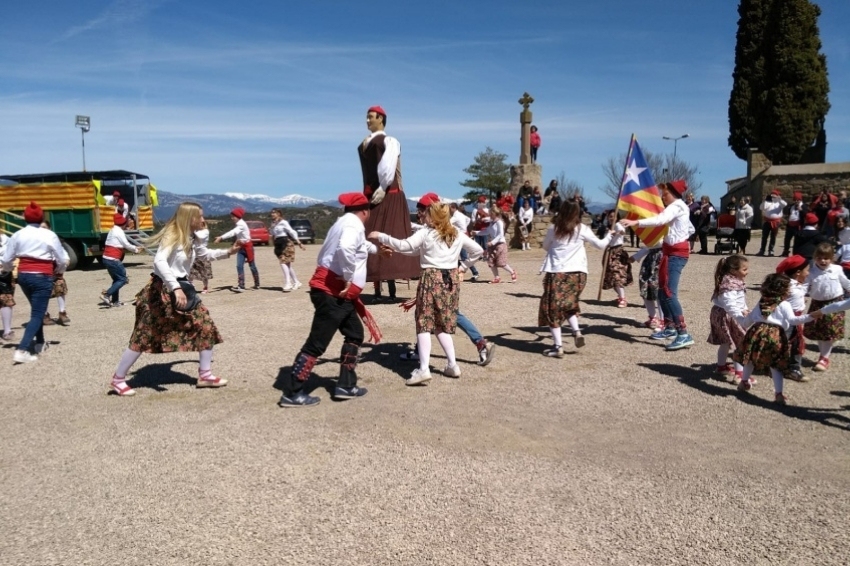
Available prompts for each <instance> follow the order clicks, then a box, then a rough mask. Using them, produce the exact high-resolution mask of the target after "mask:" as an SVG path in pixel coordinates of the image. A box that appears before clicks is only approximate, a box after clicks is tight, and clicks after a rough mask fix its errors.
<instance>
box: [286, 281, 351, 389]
mask: <svg viewBox="0 0 850 566" xmlns="http://www.w3.org/2000/svg"><path fill="white" fill-rule="evenodd" d="M310 300H311V301H312V302H313V308H314V309H315V312H314V313H313V324H312V326H311V327H310V334H309V336H307V340H306V341H305V342H304V345H303V346H301V352H300V353H299V354H298V356H299V357H301V356H302V355H303V354H306V355H307V356H310V357H311V358H314V359H315V358H318V357H319V356H321V355H322V354H324V353H325V350H327V349H328V345H329V344H330V343H331V340H333V337H334V335H335V334H336V333H337V331H339V332H340V333H341V334H342V335H343V337H344V338H345V341H344V343H343V345H342V352H341V365H340V372H339V382H338V385H339V387H345V388H346V389H348V388H351V387H354V386H355V385H357V374H356V373H355V371H354V368H355V366H356V359H357V354H356V352H357V351H358V350H359V348H360V345H361V344H363V323H362V322H360V317H359V316H358V315H357V311H356V310H355V309H354V303H352V302H351V301H348V300H346V299H341V298H339V297H332V296H331V295H328V294H327V293H323V292H322V291H316V290H314V289H311V290H310ZM298 363H299V361H298V359H297V358H296V364H295V365H298ZM294 373H295V372H289V373H288V374H287V375H286V377H285V379H284V384H283V386H284V391H285V392H287V393H297V392H298V391H301V389H302V387H303V386H304V382H303V381H300V380H298V379H297V378H296V376H295V375H294Z"/></svg>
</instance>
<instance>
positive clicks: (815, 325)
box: [803, 297, 844, 341]
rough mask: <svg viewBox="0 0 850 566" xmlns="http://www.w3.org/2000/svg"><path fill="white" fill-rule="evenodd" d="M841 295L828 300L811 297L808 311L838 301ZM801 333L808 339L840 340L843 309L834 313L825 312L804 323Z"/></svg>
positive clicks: (842, 327) (842, 333)
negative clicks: (815, 318) (825, 313)
mask: <svg viewBox="0 0 850 566" xmlns="http://www.w3.org/2000/svg"><path fill="white" fill-rule="evenodd" d="M841 299H842V297H835V298H834V299H829V300H828V301H818V300H815V299H812V303H811V304H810V305H809V312H814V311H816V310H819V309H822V308H823V307H825V306H826V305H828V304H830V303H834V302H835V301H840V300H841ZM803 335H804V336H805V337H806V338H808V339H809V340H830V341H833V340H841V339H842V338H844V311H840V312H837V313H835V314H827V315H824V316H822V317H820V318H819V319H817V320H814V321H812V322H808V323H806V325H805V327H804V328H803Z"/></svg>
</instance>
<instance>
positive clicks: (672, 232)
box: [637, 198, 693, 245]
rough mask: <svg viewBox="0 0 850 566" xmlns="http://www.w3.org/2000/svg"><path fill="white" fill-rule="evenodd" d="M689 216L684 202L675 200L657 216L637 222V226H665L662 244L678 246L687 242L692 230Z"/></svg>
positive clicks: (688, 210) (689, 212)
mask: <svg viewBox="0 0 850 566" xmlns="http://www.w3.org/2000/svg"><path fill="white" fill-rule="evenodd" d="M690 214H691V211H690V209H689V208H688V205H687V204H685V201H683V200H682V199H678V198H677V199H676V200H674V201H673V202H671V203H670V204H669V205H667V207H666V208H664V210H662V211H661V212H660V213H659V214H657V215H655V216H650V217H649V218H641V219H640V220H638V223H637V225H638V226H640V227H646V226H667V233H666V234H665V235H664V243H665V244H667V245H673V244H679V243H681V242H687V241H688V236H690V233H691V231H692V230H693V226H691V221H690Z"/></svg>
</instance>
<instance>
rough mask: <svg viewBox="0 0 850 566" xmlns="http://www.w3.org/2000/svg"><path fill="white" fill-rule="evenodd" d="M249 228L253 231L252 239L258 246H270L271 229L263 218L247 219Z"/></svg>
mask: <svg viewBox="0 0 850 566" xmlns="http://www.w3.org/2000/svg"><path fill="white" fill-rule="evenodd" d="M245 224H247V225H248V230H249V231H250V232H251V241H252V242H254V244H256V245H258V246H268V245H269V242H270V240H271V237H272V236H271V234H269V229H268V228H266V224H265V223H264V222H263V221H262V220H247V221H246V222H245Z"/></svg>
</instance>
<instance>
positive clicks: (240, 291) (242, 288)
mask: <svg viewBox="0 0 850 566" xmlns="http://www.w3.org/2000/svg"><path fill="white" fill-rule="evenodd" d="M230 290H231V291H233V292H234V293H244V292H245V288H244V287H231V288H230Z"/></svg>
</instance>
